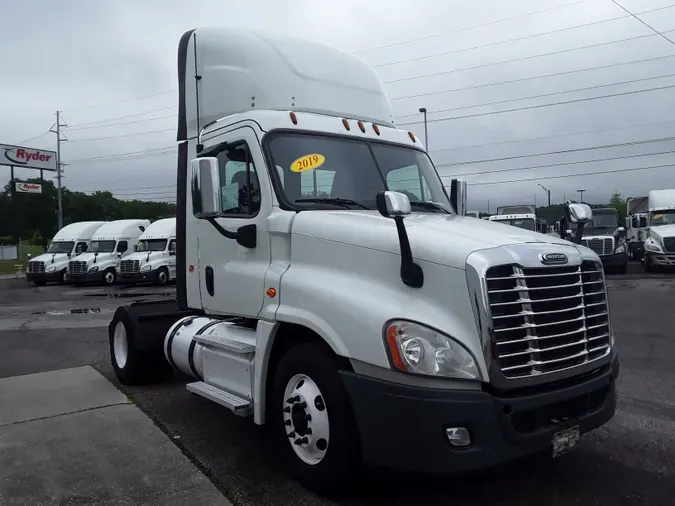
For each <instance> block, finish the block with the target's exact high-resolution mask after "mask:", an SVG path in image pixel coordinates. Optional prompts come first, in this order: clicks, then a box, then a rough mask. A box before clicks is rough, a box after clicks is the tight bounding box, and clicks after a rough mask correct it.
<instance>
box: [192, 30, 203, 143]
mask: <svg viewBox="0 0 675 506" xmlns="http://www.w3.org/2000/svg"><path fill="white" fill-rule="evenodd" d="M192 38H193V41H194V54H195V98H196V99H197V153H201V151H202V150H203V149H204V145H203V144H202V143H201V142H199V141H200V140H201V139H200V138H199V137H200V135H201V128H200V125H199V123H200V121H199V81H200V80H201V79H202V76H200V75H199V74H198V73H197V34H196V33H193V34H192Z"/></svg>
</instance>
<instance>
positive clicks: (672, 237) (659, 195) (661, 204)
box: [643, 189, 675, 272]
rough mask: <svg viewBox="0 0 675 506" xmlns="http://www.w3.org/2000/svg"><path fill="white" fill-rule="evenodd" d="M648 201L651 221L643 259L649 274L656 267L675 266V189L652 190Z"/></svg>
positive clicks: (648, 223)
mask: <svg viewBox="0 0 675 506" xmlns="http://www.w3.org/2000/svg"><path fill="white" fill-rule="evenodd" d="M648 200H649V220H648V222H647V225H648V228H647V237H646V239H645V242H644V258H643V265H644V268H645V271H647V272H649V271H651V270H653V269H654V268H655V267H673V266H675V189H668V190H652V191H650V192H649V197H648Z"/></svg>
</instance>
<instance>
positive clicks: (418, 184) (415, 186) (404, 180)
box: [387, 165, 431, 201]
mask: <svg viewBox="0 0 675 506" xmlns="http://www.w3.org/2000/svg"><path fill="white" fill-rule="evenodd" d="M387 187H388V188H389V189H390V190H394V191H399V192H402V193H405V194H407V195H408V198H410V200H422V201H428V200H431V192H430V191H429V187H428V186H427V182H426V181H425V179H424V176H422V174H421V173H420V171H419V170H418V168H417V166H416V165H412V166H410V167H402V168H400V169H394V170H391V171H389V172H388V173H387ZM412 197H414V198H412Z"/></svg>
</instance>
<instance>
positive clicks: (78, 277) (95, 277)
mask: <svg viewBox="0 0 675 506" xmlns="http://www.w3.org/2000/svg"><path fill="white" fill-rule="evenodd" d="M67 276H68V283H70V284H73V285H83V284H86V283H102V282H103V276H104V273H103V272H100V271H99V272H88V273H87V274H71V273H70V272H69V273H68V274H67Z"/></svg>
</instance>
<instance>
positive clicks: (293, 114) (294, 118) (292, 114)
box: [289, 112, 298, 125]
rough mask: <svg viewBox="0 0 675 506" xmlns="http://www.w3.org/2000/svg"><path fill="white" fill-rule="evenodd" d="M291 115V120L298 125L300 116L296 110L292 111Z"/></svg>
mask: <svg viewBox="0 0 675 506" xmlns="http://www.w3.org/2000/svg"><path fill="white" fill-rule="evenodd" d="M289 116H290V117H291V121H292V122H293V124H294V125H297V124H298V117H297V116H296V115H295V113H294V112H291V113H290V114H289Z"/></svg>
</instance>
